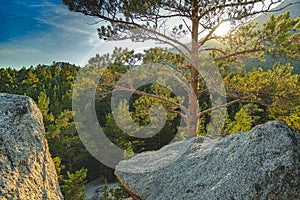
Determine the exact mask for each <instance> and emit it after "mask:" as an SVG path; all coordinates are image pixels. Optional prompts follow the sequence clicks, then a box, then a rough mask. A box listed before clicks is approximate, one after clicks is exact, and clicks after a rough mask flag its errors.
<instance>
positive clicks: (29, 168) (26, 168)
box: [0, 93, 63, 200]
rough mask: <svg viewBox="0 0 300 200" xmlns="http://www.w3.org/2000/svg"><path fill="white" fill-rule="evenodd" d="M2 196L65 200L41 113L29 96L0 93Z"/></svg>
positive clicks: (8, 198)
mask: <svg viewBox="0 0 300 200" xmlns="http://www.w3.org/2000/svg"><path fill="white" fill-rule="evenodd" d="M0 177H1V179H0V199H7V200H37V199H39V200H40V199H43V200H44V199H45V200H46V199H49V200H50V199H51V200H58V199H63V197H62V195H61V192H60V189H59V185H58V181H57V175H56V171H55V166H54V163H53V162H52V159H51V156H50V153H49V151H48V144H47V141H46V139H45V130H44V126H43V121H42V115H41V113H40V111H39V109H38V108H37V106H36V104H35V103H34V102H33V100H32V99H31V98H29V97H25V96H19V95H11V94H5V93H0Z"/></svg>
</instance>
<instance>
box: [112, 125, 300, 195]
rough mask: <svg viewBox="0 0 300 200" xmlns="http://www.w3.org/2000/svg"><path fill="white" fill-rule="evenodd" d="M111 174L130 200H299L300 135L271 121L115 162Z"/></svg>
mask: <svg viewBox="0 0 300 200" xmlns="http://www.w3.org/2000/svg"><path fill="white" fill-rule="evenodd" d="M186 146H188V148H186ZM182 148H186V151H185V152H184V153H182V154H181V156H178V158H177V159H175V160H173V161H170V163H169V165H160V163H161V162H166V161H167V160H168V159H169V158H172V156H171V155H172V154H174V152H176V150H180V149H182ZM166 155H167V156H166ZM145 166H151V167H150V168H148V169H151V170H145ZM155 166H157V168H156V169H155ZM159 166H163V167H159ZM115 174H116V175H117V176H118V178H119V179H120V181H121V182H122V183H123V184H124V186H125V187H126V188H127V189H128V190H129V191H130V192H131V194H133V195H132V196H133V197H134V199H144V200H146V199H147V200H154V199H162V200H166V199H170V200H177V199H178V200H182V199H187V200H193V199H195V200H202V199H203V200H214V199H216V200H217V199H222V200H227V199H228V200H229V199H230V200H231V199H237V200H245V199H255V200H256V199H262V200H263V199H264V200H265V199H291V200H296V199H298V200H299V199H300V134H299V133H297V132H295V131H294V130H292V129H291V128H289V127H288V126H287V125H286V124H284V123H282V122H279V121H272V122H268V123H266V124H262V125H259V126H256V127H255V128H253V129H252V130H250V131H248V132H245V133H242V132H239V133H236V134H234V135H230V136H227V137H225V138H219V139H215V140H212V139H210V138H207V137H199V138H192V139H190V140H187V141H183V142H178V143H174V144H171V145H168V146H165V147H163V148H162V149H160V150H159V151H154V152H147V153H143V154H139V155H137V156H135V157H133V158H132V159H129V160H126V161H121V162H120V163H119V164H118V166H117V168H116V171H115Z"/></svg>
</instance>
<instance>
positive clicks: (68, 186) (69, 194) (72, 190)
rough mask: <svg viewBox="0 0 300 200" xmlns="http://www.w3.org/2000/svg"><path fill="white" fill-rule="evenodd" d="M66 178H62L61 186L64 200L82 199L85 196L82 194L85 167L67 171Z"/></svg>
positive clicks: (85, 172)
mask: <svg viewBox="0 0 300 200" xmlns="http://www.w3.org/2000/svg"><path fill="white" fill-rule="evenodd" d="M67 174H68V179H64V180H63V185H62V186H61V190H62V193H63V195H64V198H65V200H82V199H84V198H85V197H86V195H85V194H84V191H85V184H86V180H85V179H86V175H87V169H84V168H82V169H80V170H78V171H76V172H75V173H70V172H67Z"/></svg>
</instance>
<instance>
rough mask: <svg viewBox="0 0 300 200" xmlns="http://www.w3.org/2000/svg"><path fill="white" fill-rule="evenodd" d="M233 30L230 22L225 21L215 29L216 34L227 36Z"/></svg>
mask: <svg viewBox="0 0 300 200" xmlns="http://www.w3.org/2000/svg"><path fill="white" fill-rule="evenodd" d="M230 30H231V23H230V22H228V21H227V22H223V23H222V24H220V26H219V27H218V28H217V29H216V30H215V32H214V34H215V35H216V36H220V37H221V36H225V35H226V34H227V33H228V32H229V31H230Z"/></svg>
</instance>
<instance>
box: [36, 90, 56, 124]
mask: <svg viewBox="0 0 300 200" xmlns="http://www.w3.org/2000/svg"><path fill="white" fill-rule="evenodd" d="M49 105H50V98H49V97H48V96H47V94H46V92H45V91H41V92H40V94H39V96H38V101H37V106H38V108H39V109H40V111H41V113H42V115H43V121H44V125H45V128H46V127H47V128H48V125H49V124H50V123H51V122H53V121H54V116H53V114H52V113H50V112H49Z"/></svg>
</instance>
